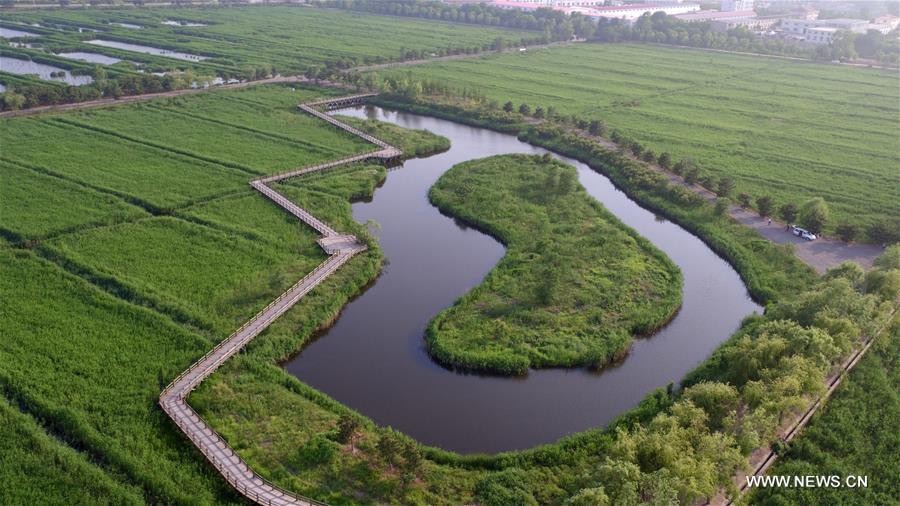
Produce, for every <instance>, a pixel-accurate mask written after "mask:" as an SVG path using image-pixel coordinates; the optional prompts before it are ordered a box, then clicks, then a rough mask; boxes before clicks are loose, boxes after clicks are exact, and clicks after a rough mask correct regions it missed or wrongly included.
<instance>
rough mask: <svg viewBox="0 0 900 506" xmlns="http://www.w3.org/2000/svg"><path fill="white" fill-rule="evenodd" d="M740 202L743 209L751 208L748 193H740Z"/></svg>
mask: <svg viewBox="0 0 900 506" xmlns="http://www.w3.org/2000/svg"><path fill="white" fill-rule="evenodd" d="M737 198H738V202H740V204H741V207H743V208H744V209H747V208H748V207H750V195H749V194H747V193H739V194H738V197H737Z"/></svg>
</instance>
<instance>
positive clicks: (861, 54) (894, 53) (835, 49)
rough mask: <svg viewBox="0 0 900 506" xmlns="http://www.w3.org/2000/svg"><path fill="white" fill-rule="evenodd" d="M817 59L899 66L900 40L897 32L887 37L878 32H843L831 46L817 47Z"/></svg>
mask: <svg viewBox="0 0 900 506" xmlns="http://www.w3.org/2000/svg"><path fill="white" fill-rule="evenodd" d="M815 58H816V59H817V60H823V61H832V60H841V61H844V60H855V59H857V58H866V59H870V60H876V61H878V62H880V63H886V64H889V65H897V64H898V63H900V39H898V38H897V31H896V30H895V31H894V32H892V33H889V34H887V35H885V34H882V33H881V32H879V31H877V30H869V31H868V32H867V33H865V34H860V33H853V32H850V31H843V32H839V33H838V34H837V36H836V37H835V38H834V40H833V41H832V42H831V44H822V45H820V46H818V47H816V51H815Z"/></svg>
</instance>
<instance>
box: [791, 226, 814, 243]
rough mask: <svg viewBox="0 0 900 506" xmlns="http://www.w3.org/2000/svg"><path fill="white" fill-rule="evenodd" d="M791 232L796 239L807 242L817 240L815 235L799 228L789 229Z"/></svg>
mask: <svg viewBox="0 0 900 506" xmlns="http://www.w3.org/2000/svg"><path fill="white" fill-rule="evenodd" d="M791 232H793V233H794V235H796V236H797V237H802V238H803V239H806V240H807V241H815V240H816V239H817V237H816V234H814V233H812V232H810V231H809V230H806V229H805V228H800V227H791Z"/></svg>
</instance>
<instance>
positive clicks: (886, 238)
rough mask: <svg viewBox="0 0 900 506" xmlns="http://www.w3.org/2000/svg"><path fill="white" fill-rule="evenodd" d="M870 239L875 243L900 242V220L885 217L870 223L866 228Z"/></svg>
mask: <svg viewBox="0 0 900 506" xmlns="http://www.w3.org/2000/svg"><path fill="white" fill-rule="evenodd" d="M866 235H867V236H868V237H869V240H870V241H872V242H875V243H881V244H891V243H895V242H900V220H896V219H884V220H879V221H876V222H875V223H872V224H871V225H869V228H868V229H867V230H866Z"/></svg>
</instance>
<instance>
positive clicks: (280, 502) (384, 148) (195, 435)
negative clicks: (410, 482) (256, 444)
mask: <svg viewBox="0 0 900 506" xmlns="http://www.w3.org/2000/svg"><path fill="white" fill-rule="evenodd" d="M372 95H374V94H362V95H352V96H349V97H339V98H333V99H327V100H319V101H316V102H311V103H309V104H300V106H299V108H300V110H302V111H304V112H306V113H309V114H312V115H313V116H316V117H318V118H321V119H323V120H325V121H327V122H328V123H330V124H332V125H334V126H336V127H338V128H340V129H342V130H345V131H347V132H350V133H351V134H353V135H356V136H358V137H361V138H363V139H365V140H367V141H369V142H370V143H372V144H374V145H376V146H377V147H378V148H380V149H378V150H374V151H370V152H367V153H363V154H359V155H356V156H351V157H348V158H343V159H340V160H335V161H332V162H327V163H321V164H317V165H313V166H310V167H304V168H300V169H296V170H291V171H288V172H284V173H282V174H277V175H274V176H268V177H263V178H259V179H254V180H253V181H251V182H250V186H252V187H253V188H254V189H256V190H257V191H259V192H260V193H262V194H263V196H265V197H266V198H268V199H270V200H271V201H272V202H274V203H275V204H277V205H278V206H280V207H281V208H282V209H284V210H285V211H287V212H289V213H291V214H292V215H294V216H296V217H297V218H298V219H300V221H302V222H304V223H306V224H307V225H309V226H310V227H312V228H313V229H315V230H316V231H317V232H319V233H320V234H321V235H322V237H320V238H319V240H318V243H319V245H320V246H321V247H322V249H323V250H325V252H326V253H328V255H329V257H328V259H327V260H325V261H324V262H322V263H321V264H319V265H318V266H317V267H316V268H315V269H314V270H313V271H312V272H310V273H309V274H307V275H306V276H304V277H303V279H301V280H300V281H297V283H295V284H294V285H293V286H292V287H290V288H289V289H288V290H287V291H285V292H284V293H283V294H281V295H280V296H279V297H278V298H277V299H275V300H273V301H272V302H271V303H270V304H269V305H268V306H266V307H265V308H263V309H262V310H261V311H260V312H259V313H257V314H256V315H255V316H253V318H251V319H250V320H248V321H247V322H246V323H244V324H243V325H242V326H241V327H240V328H239V329H237V330H236V331H234V333H233V334H231V335H230V336H229V337H228V338H227V339H225V340H224V341H222V342H221V343H219V344H218V345H217V346H216V347H215V348H213V349H212V350H210V351H209V352H208V353H207V354H206V355H204V356H203V357H201V358H200V360H198V361H196V362H194V364H193V365H191V366H190V367H189V368H188V369H187V370H186V371H184V372H182V373H181V374H179V375H178V377H177V378H175V380H174V381H172V383H170V384H169V386H167V387H166V389H165V390H163V391H162V394H160V396H159V405H160V406H161V407H162V409H163V411H165V412H166V414H167V415H169V418H171V419H172V421H173V422H175V425H177V426H178V428H179V429H181V431H182V432H183V433H184V434H185V435H186V436H187V437H188V439H190V440H191V442H192V443H194V446H196V447H197V449H199V450H200V452H201V453H203V455H204V456H205V457H206V459H207V460H208V461H209V462H210V463H211V464H212V465H213V466H214V467H215V468H216V470H217V471H219V473H220V474H221V475H222V476H223V477H224V478H225V480H226V481H228V483H230V484H231V486H232V487H234V489H235V490H237V491H238V492H239V493H240V494H242V495H243V496H244V497H246V498H248V499H250V500H251V501H254V502H256V503H258V504H266V505H274V506H288V505H302V506H312V505H323V504H324V503H321V502H318V501H315V500H313V499H309V498H305V497H300V496H298V495H295V494H292V493H290V492H288V491H286V490H284V489H282V488H279V487H278V486H277V485H274V484H272V483H269V482H268V481H267V480H266V479H265V478H263V477H261V476H259V475H258V474H256V473H255V472H254V471H253V470H252V469H250V467H249V466H248V465H247V463H246V462H244V461H243V460H242V459H241V458H240V457H239V456H238V455H237V454H236V453H235V452H234V450H232V449H231V447H230V446H228V443H227V442H225V440H224V439H223V438H222V436H220V435H219V434H218V433H216V431H214V430H213V429H212V428H211V427H210V426H209V425H208V424H207V423H206V422H205V421H204V420H203V418H201V417H200V415H198V414H197V412H195V411H194V410H193V408H191V407H190V405H189V404H188V403H187V397H188V396H189V395H190V393H191V392H192V391H193V390H194V389H195V388H197V386H198V385H200V383H202V382H203V380H204V379H206V378H207V377H209V376H210V375H211V374H212V373H213V372H215V371H216V369H218V368H219V367H220V366H221V365H222V364H224V363H225V362H226V361H227V360H228V359H229V358H231V357H232V356H234V355H235V354H236V353H238V352H239V351H240V350H241V348H243V347H244V346H245V345H246V344H247V343H249V342H250V341H251V340H252V339H253V338H254V337H256V336H257V335H259V334H260V333H261V332H262V331H263V330H265V329H266V327H268V326H269V325H270V324H271V323H272V322H274V321H275V320H277V319H278V317H280V316H281V315H282V314H284V313H285V312H286V311H287V310H288V309H290V308H291V307H292V306H293V305H294V304H296V303H297V301H299V300H300V299H301V298H302V297H303V296H304V295H306V294H307V293H309V292H310V290H312V289H313V288H315V287H316V286H317V285H319V284H320V283H321V282H322V281H324V280H325V279H327V278H328V276H330V275H331V274H333V273H334V272H335V271H337V270H338V268H340V266H342V265H344V263H346V262H347V261H348V260H350V259H351V258H353V256H354V255H356V254H357V253H360V252H362V251H365V249H366V246H365V245H364V244H362V243H360V242H359V241H358V240H357V238H356V237H355V236H352V235H342V234H340V233H339V232H337V231H336V230H334V229H333V228H331V227H330V226H329V225H328V224H327V223H325V222H323V221H322V220H319V219H318V218H316V217H315V216H313V215H312V213H310V212H309V211H306V210H305V209H303V208H301V207H300V206H298V205H297V204H295V203H293V202H291V201H290V200H289V199H287V198H286V197H284V196H283V195H281V194H280V193H278V192H277V191H275V190H273V189H272V188H271V187H269V186H268V184H269V183H274V182H277V181H281V180H284V179H288V178H292V177H298V176H303V175H305V174H311V173H314V172H320V171H324V170H328V169H331V168H334V167H339V166H342V165H347V164H351V163H357V162H363V161H366V160H384V161H386V160H391V159H394V158H398V157H399V156H401V155H402V152H401V151H400V150H399V149H397V148H394V147H393V146H391V145H390V144H387V143H386V142H383V141H381V140H379V139H376V138H375V137H373V136H371V135H368V134H366V133H364V132H361V131H360V130H357V129H356V128H353V127H351V126H350V125H347V124H345V123H343V122H341V121H339V120H337V119H335V118H333V117H331V116H329V115H327V114H325V113H322V112H320V111H319V110H317V109H316V107H323V108H325V109H335V108H338V107H346V106H349V105H355V104H359V103H361V102H362V100H363V99H365V98H366V97H369V96H372Z"/></svg>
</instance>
